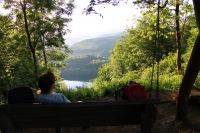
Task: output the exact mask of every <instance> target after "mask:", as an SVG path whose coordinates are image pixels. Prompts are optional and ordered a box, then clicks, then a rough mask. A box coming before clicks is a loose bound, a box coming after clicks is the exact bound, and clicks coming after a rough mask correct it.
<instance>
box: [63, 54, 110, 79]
mask: <svg viewBox="0 0 200 133" xmlns="http://www.w3.org/2000/svg"><path fill="white" fill-rule="evenodd" d="M107 62H108V58H106V57H102V56H95V55H83V56H75V57H70V58H69V59H67V61H66V68H65V69H64V68H63V69H61V77H62V78H64V79H66V80H82V81H88V80H91V79H94V78H96V77H97V72H98V69H99V67H100V66H101V65H102V64H104V63H107Z"/></svg>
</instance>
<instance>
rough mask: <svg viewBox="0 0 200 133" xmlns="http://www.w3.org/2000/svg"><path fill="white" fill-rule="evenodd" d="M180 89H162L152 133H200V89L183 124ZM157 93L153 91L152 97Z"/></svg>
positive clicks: (120, 129) (50, 132)
mask: <svg viewBox="0 0 200 133" xmlns="http://www.w3.org/2000/svg"><path fill="white" fill-rule="evenodd" d="M177 94H178V91H177V90H175V91H160V92H159V96H158V97H159V98H160V99H161V104H159V105H158V113H157V118H156V123H155V124H154V125H153V129H152V133H200V101H199V99H200V98H199V96H200V91H199V90H197V89H194V90H192V93H191V95H192V96H193V97H194V98H193V99H191V100H189V106H188V123H187V124H185V125H183V124H182V123H180V122H175V121H174V120H175V113H176V103H175V97H176V96H177ZM154 96H155V93H154V92H152V98H154ZM109 100H111V101H113V100H115V99H114V96H109V97H98V98H95V99H92V101H109ZM62 130H63V133H81V132H82V131H81V127H80V128H77V127H71V128H63V129H62ZM30 133H55V130H54V129H31V131H30ZM84 133H140V125H129V126H112V127H108V126H105V127H90V128H89V129H87V130H86V131H84Z"/></svg>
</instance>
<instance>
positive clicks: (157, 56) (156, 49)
mask: <svg viewBox="0 0 200 133" xmlns="http://www.w3.org/2000/svg"><path fill="white" fill-rule="evenodd" d="M167 3H168V0H166V1H165V3H164V4H163V6H160V0H158V7H157V22H156V29H155V42H154V55H153V64H152V73H151V83H150V84H151V88H150V93H149V99H151V92H152V86H153V78H154V67H155V62H154V60H155V59H156V66H157V67H156V99H158V97H159V60H160V9H161V8H164V7H166V5H167Z"/></svg>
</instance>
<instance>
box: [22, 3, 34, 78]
mask: <svg viewBox="0 0 200 133" xmlns="http://www.w3.org/2000/svg"><path fill="white" fill-rule="evenodd" d="M20 4H21V7H22V11H23V15H24V23H25V29H26V34H27V38H28V45H29V48H30V50H31V53H32V56H33V61H34V72H35V81H36V82H37V79H38V69H37V58H36V53H35V47H33V46H32V42H31V36H30V33H29V29H28V22H27V14H26V4H25V2H24V3H22V2H20Z"/></svg>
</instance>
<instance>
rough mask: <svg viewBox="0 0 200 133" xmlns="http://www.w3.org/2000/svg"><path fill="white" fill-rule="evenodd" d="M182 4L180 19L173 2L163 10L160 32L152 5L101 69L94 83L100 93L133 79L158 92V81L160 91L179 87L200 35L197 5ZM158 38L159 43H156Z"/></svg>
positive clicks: (144, 11) (118, 42)
mask: <svg viewBox="0 0 200 133" xmlns="http://www.w3.org/2000/svg"><path fill="white" fill-rule="evenodd" d="M179 4H180V5H181V6H180V8H181V9H180V14H179V16H175V14H174V12H173V11H172V10H171V8H174V3H173V2H172V3H168V5H167V7H165V8H163V9H162V10H160V16H159V31H158V28H157V27H156V26H157V25H158V21H157V15H155V14H157V10H156V8H155V7H154V6H149V7H148V10H143V11H142V17H141V18H139V19H138V21H137V25H136V27H134V28H130V29H127V32H128V33H127V34H126V35H124V36H121V38H120V39H119V40H118V41H117V43H116V44H115V45H114V48H113V50H112V51H111V55H110V57H109V62H108V63H105V64H103V65H102V66H101V67H100V69H99V71H98V77H97V78H95V79H94V81H93V85H94V88H95V89H96V90H105V88H106V90H108V89H109V88H110V90H111V89H113V88H114V86H118V87H119V86H122V85H126V84H127V81H129V80H135V81H137V82H140V83H142V84H143V85H145V87H146V88H147V89H151V88H152V89H155V88H156V84H157V81H156V79H159V89H178V88H179V85H180V82H181V80H182V77H183V75H184V71H185V69H186V66H187V63H188V60H189V57H190V54H191V51H192V48H193V45H194V42H195V39H196V37H197V35H198V29H197V25H196V21H195V16H194V9H193V6H192V5H191V4H189V3H184V2H183V3H179ZM173 22H176V24H175V23H173ZM177 23H178V24H177ZM177 25H178V26H179V28H177ZM158 33H159V34H158ZM158 35H159V36H158ZM157 39H159V41H158V42H159V43H155V42H157ZM155 55H156V56H155ZM199 81H200V80H199V76H198V78H197V79H196V82H195V84H194V85H195V86H200V82H199ZM151 82H152V85H151Z"/></svg>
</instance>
